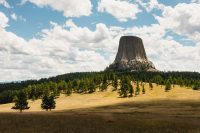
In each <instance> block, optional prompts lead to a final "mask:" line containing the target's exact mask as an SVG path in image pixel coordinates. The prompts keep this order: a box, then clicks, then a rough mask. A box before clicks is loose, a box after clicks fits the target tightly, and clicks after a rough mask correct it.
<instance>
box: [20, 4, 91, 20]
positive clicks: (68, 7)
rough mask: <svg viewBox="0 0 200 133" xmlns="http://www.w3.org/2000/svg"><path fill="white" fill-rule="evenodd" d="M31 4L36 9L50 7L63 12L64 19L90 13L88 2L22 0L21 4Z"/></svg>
mask: <svg viewBox="0 0 200 133" xmlns="http://www.w3.org/2000/svg"><path fill="white" fill-rule="evenodd" d="M26 2H31V3H33V4H35V5H37V6H38V7H41V8H42V7H51V8H52V9H53V10H56V11H59V12H63V15H64V16H66V17H80V16H89V15H90V14H91V13H92V3H91V1H90V0H59V1H58V0H22V4H24V3H26Z"/></svg>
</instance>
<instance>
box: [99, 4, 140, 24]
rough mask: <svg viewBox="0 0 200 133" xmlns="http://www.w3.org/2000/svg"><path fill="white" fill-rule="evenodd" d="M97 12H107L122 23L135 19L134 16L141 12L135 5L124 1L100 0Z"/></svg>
mask: <svg viewBox="0 0 200 133" xmlns="http://www.w3.org/2000/svg"><path fill="white" fill-rule="evenodd" d="M98 11H99V12H107V13H109V14H111V15H112V16H114V17H115V18H117V19H118V20H119V21H122V22H126V21H128V19H136V15H137V14H138V13H139V12H141V10H140V9H139V7H138V5H137V4H134V3H131V2H129V1H124V0H100V1H99V2H98Z"/></svg>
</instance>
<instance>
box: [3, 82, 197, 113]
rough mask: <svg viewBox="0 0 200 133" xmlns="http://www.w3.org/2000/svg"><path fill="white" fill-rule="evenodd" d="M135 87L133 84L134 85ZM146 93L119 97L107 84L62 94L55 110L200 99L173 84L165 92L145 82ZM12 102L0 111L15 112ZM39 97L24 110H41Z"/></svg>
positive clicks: (187, 89) (190, 91)
mask: <svg viewBox="0 0 200 133" xmlns="http://www.w3.org/2000/svg"><path fill="white" fill-rule="evenodd" d="M134 88H135V86H134ZM145 88H146V94H140V95H138V96H136V97H135V96H134V97H131V98H119V94H118V92H117V91H112V89H113V88H112V87H111V86H109V88H108V90H107V91H104V92H95V93H92V94H72V95H71V96H66V95H64V94H62V95H61V96H60V97H59V98H58V99H56V109H55V110H56V111H59V110H69V109H81V108H92V107H93V108H94V107H101V106H107V105H114V104H120V103H126V102H148V101H162V100H172V101H173V100H174V101H200V91H194V90H192V89H190V88H185V87H180V86H175V87H174V88H173V89H172V90H170V91H169V92H165V90H164V86H160V85H158V86H157V85H155V84H154V88H153V90H150V89H149V86H148V84H145ZM13 105H14V103H10V104H3V105H0V112H16V111H15V110H12V109H11V107H12V106H13ZM40 105H41V99H39V100H35V101H31V100H29V106H30V109H29V110H26V111H25V112H37V111H42V110H41V107H40Z"/></svg>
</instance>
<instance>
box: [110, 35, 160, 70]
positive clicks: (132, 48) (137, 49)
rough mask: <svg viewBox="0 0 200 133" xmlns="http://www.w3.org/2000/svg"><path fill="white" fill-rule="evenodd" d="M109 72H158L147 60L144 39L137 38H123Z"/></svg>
mask: <svg viewBox="0 0 200 133" xmlns="http://www.w3.org/2000/svg"><path fill="white" fill-rule="evenodd" d="M108 69H109V70H116V71H117V70H130V71H137V70H143V71H157V70H156V69H155V66H154V65H153V63H152V62H151V61H149V60H148V59H147V56H146V52H145V49H144V45H143V42H142V39H141V38H139V37H136V36H122V37H121V39H120V42H119V48H118V52H117V56H116V58H115V61H114V63H113V64H111V65H110V66H109V68H108Z"/></svg>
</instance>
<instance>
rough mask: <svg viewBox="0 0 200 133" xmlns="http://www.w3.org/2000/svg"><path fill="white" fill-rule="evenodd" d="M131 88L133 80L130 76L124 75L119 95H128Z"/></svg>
mask: <svg viewBox="0 0 200 133" xmlns="http://www.w3.org/2000/svg"><path fill="white" fill-rule="evenodd" d="M130 89H131V81H130V79H129V77H123V78H122V79H121V88H120V89H119V95H120V96H121V97H127V96H128V93H130Z"/></svg>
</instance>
